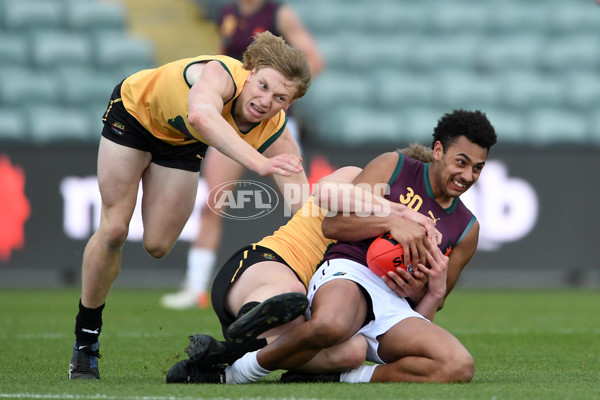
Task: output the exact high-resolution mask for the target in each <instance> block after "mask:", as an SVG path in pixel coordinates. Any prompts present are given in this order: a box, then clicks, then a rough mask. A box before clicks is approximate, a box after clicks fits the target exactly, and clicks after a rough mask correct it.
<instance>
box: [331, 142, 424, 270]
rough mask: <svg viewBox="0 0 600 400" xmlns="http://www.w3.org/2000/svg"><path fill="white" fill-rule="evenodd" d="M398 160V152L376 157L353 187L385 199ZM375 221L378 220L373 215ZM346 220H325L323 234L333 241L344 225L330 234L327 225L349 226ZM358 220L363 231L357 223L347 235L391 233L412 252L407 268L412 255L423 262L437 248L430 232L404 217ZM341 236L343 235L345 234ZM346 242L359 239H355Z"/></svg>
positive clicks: (406, 261) (391, 216)
mask: <svg viewBox="0 0 600 400" xmlns="http://www.w3.org/2000/svg"><path fill="white" fill-rule="evenodd" d="M398 157H399V155H398V153H397V152H389V153H384V154H382V155H380V156H378V157H376V158H375V159H373V160H372V161H371V162H370V163H369V164H368V165H367V166H366V167H365V169H364V170H363V171H362V172H361V173H360V174H359V175H358V176H357V177H356V179H355V180H354V182H353V183H354V184H355V185H357V186H362V187H364V188H367V189H369V190H370V191H371V192H372V193H373V194H375V195H377V196H379V197H383V196H384V195H385V192H386V190H387V186H386V185H385V184H387V183H388V182H389V180H390V178H391V176H392V173H393V171H394V168H395V166H396V164H397V162H398ZM395 207H398V206H395ZM398 210H401V208H397V209H396V211H398ZM401 213H402V212H401ZM357 217H358V216H354V217H351V218H357ZM373 217H377V216H375V215H374V216H373ZM329 218H334V219H337V220H338V221H328V222H325V221H327V220H328V219H329ZM343 218H348V215H346V216H344V215H337V216H331V217H326V218H325V219H324V221H323V234H325V235H326V237H334V236H332V234H333V233H332V232H334V231H336V230H337V231H338V232H339V233H341V232H342V230H340V229H339V228H341V225H338V228H333V229H332V230H331V231H330V230H329V229H330V228H331V227H328V224H329V223H340V224H348V223H349V222H352V221H350V220H346V221H344V220H343ZM358 218H361V219H360V221H359V223H360V227H361V229H360V230H357V229H356V225H355V223H356V222H354V223H353V224H354V229H346V230H345V231H346V232H352V231H361V232H355V234H359V235H367V233H368V234H372V236H370V237H374V236H378V235H380V234H381V233H385V232H390V233H391V234H392V236H393V237H394V239H396V240H397V241H398V242H399V243H400V244H402V246H403V247H404V248H405V249H410V252H407V254H406V255H405V263H406V265H408V264H410V254H412V255H413V256H414V257H415V258H416V259H423V260H424V259H425V257H426V250H427V249H428V248H432V247H435V246H434V245H433V244H432V243H431V241H430V240H429V239H428V238H427V230H426V229H425V228H424V227H423V226H421V225H419V224H418V223H416V222H414V221H411V220H408V219H406V218H403V217H402V216H401V215H400V216H396V217H395V216H394V214H392V213H390V215H384V216H379V217H378V218H374V219H372V220H371V221H369V219H371V216H368V217H364V218H363V217H358ZM382 230H383V232H382ZM375 232H377V233H375ZM341 234H342V235H343V233H341ZM328 235H329V236H328ZM363 238H364V237H363ZM339 240H342V239H339ZM343 240H358V239H356V238H352V239H343Z"/></svg>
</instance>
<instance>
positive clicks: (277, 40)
mask: <svg viewBox="0 0 600 400" xmlns="http://www.w3.org/2000/svg"><path fill="white" fill-rule="evenodd" d="M243 63H244V68H245V69H247V70H250V71H251V70H253V69H254V68H256V69H257V70H259V69H261V68H266V67H268V68H273V69H274V70H276V71H279V72H281V73H282V74H283V75H284V76H285V77H286V78H287V79H289V80H291V81H293V82H294V83H295V84H296V96H295V97H294V99H293V100H296V99H299V98H300V97H302V96H304V95H305V94H306V92H307V91H308V88H309V87H310V82H311V79H312V76H311V73H310V66H309V65H308V61H307V60H306V56H305V55H304V53H303V52H302V51H300V50H298V49H295V48H293V47H291V46H289V45H288V44H287V43H286V42H285V40H283V38H281V37H279V36H275V35H273V34H272V33H271V32H269V31H265V32H262V33H259V34H257V35H256V36H255V37H254V41H253V42H252V43H251V44H250V46H248V48H247V49H246V51H245V52H244V56H243Z"/></svg>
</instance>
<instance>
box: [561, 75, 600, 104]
mask: <svg viewBox="0 0 600 400" xmlns="http://www.w3.org/2000/svg"><path fill="white" fill-rule="evenodd" d="M561 83H562V85H563V93H564V97H563V101H564V104H565V105H566V106H567V107H570V108H575V109H580V110H585V111H587V112H591V113H594V114H598V109H599V108H600V75H599V74H598V71H573V72H570V73H568V74H566V75H564V76H562V79H561Z"/></svg>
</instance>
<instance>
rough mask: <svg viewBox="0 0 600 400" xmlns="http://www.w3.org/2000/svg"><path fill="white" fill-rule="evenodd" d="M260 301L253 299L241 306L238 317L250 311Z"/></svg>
mask: <svg viewBox="0 0 600 400" xmlns="http://www.w3.org/2000/svg"><path fill="white" fill-rule="evenodd" d="M259 304H260V303H259V302H258V301H251V302H248V303H246V304H244V305H243V306H242V307H241V308H240V311H238V315H237V317H236V318H239V317H241V316H242V315H244V314H246V313H247V312H248V311H250V310H252V309H253V308H254V307H256V306H257V305H259Z"/></svg>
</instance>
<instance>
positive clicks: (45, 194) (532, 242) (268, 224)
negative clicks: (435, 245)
mask: <svg viewBox="0 0 600 400" xmlns="http://www.w3.org/2000/svg"><path fill="white" fill-rule="evenodd" d="M96 150H97V149H96V147H95V146H94V145H81V146H61V145H58V144H53V145H46V146H32V145H11V146H6V145H2V146H1V148H0V205H2V211H0V287H3V288H9V287H56V286H64V285H79V280H80V265H81V258H82V254H83V249H84V247H85V243H86V242H87V238H89V236H90V235H91V234H92V233H93V232H94V230H95V228H94V226H95V225H94V224H95V221H96V220H97V218H98V212H99V203H98V195H97V185H96V181H95V170H96ZM388 150H393V148H367V149H365V148H362V149H358V148H344V149H341V148H314V147H310V146H308V147H306V146H305V148H304V160H305V165H306V166H307V169H308V173H309V177H310V178H311V179H313V180H314V179H317V178H318V177H319V176H321V175H323V174H326V173H328V172H329V170H330V169H331V168H337V167H340V166H344V165H357V166H364V165H365V164H366V163H367V162H368V161H369V160H370V159H372V158H373V157H375V156H376V155H378V154H379V153H381V152H384V151H388ZM245 179H253V180H257V181H260V182H265V183H268V184H271V180H270V179H260V178H257V177H256V176H254V175H252V174H247V176H246V177H245ZM21 180H22V181H23V182H24V186H22V187H24V191H23V190H21V189H19V187H20V185H19V182H20V181H21ZM599 182H600V150H599V149H597V148H595V149H594V148H592V149H586V148H580V147H577V148H575V147H567V148H554V147H543V148H536V147H522V148H514V147H510V148H503V147H501V146H498V147H497V148H494V149H492V152H491V155H490V158H489V160H488V164H487V165H486V168H485V169H484V171H483V174H482V178H481V180H480V181H479V182H478V184H477V186H476V187H474V188H473V189H471V191H470V192H468V193H467V194H466V195H465V196H466V197H465V199H464V200H465V202H467V204H469V205H470V207H471V209H472V210H473V211H474V212H475V214H476V215H477V216H478V218H479V220H480V223H481V227H482V229H481V235H480V248H479V250H478V252H477V253H476V255H475V257H474V258H473V260H472V261H471V263H470V264H469V267H468V268H467V270H466V271H465V272H464V274H463V276H462V277H461V280H460V282H459V285H462V286H469V287H561V286H584V287H598V286H600V274H599V272H598V267H597V265H596V257H595V252H594V249H595V248H596V246H597V243H598V239H599V235H598V233H597V231H596V227H597V226H598V222H600V211H599V208H598V206H597V199H598V197H599V196H600V185H599ZM199 193H200V196H199V199H198V201H201V200H202V199H203V193H205V191H202V190H200V192H199ZM23 195H24V196H23ZM197 218H198V217H197V215H193V216H192V218H191V219H190V223H189V224H188V226H187V227H186V229H185V230H184V233H183V234H182V237H181V238H180V240H179V241H178V243H177V244H176V245H175V247H174V248H173V250H172V252H171V253H170V254H169V255H168V256H167V257H165V258H164V259H162V260H155V259H153V258H152V257H150V256H149V255H148V254H146V253H145V252H144V250H143V248H142V244H141V241H140V237H141V232H142V230H141V226H140V221H139V216H134V220H133V222H132V226H131V232H130V238H129V239H130V240H128V241H127V242H126V244H125V246H124V250H123V263H122V271H121V276H120V277H119V279H118V280H117V283H116V285H117V286H126V287H165V288H166V287H175V286H178V285H180V283H181V281H182V278H183V274H184V271H185V265H186V256H187V249H188V247H189V240H190V239H191V237H193V233H194V231H195V230H196V229H197ZM286 219H287V218H286V217H285V216H284V209H283V207H282V205H281V202H280V204H279V206H278V208H277V209H276V210H275V211H274V212H272V213H270V214H269V215H267V216H265V217H262V218H260V219H254V220H247V221H234V220H227V219H226V220H225V221H224V222H225V226H224V231H223V242H222V247H221V248H220V250H219V263H222V262H223V261H225V259H226V258H227V257H228V256H229V255H230V254H232V253H233V252H234V251H235V250H236V249H238V248H239V247H241V246H244V245H246V244H248V243H251V242H252V241H255V240H258V239H260V238H262V237H263V236H265V235H267V234H270V233H272V232H273V231H274V230H275V229H276V228H278V227H279V226H280V225H282V224H283V223H285V221H286ZM21 233H22V235H21ZM21 239H22V240H21Z"/></svg>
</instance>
